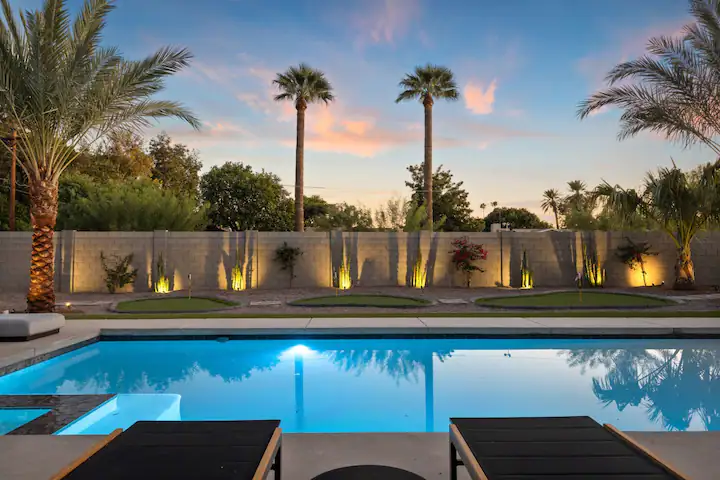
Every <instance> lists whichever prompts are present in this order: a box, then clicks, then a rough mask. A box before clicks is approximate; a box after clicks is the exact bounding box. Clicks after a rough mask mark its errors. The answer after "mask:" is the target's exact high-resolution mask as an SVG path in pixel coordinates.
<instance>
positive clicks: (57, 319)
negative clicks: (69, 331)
mask: <svg viewBox="0 0 720 480" xmlns="http://www.w3.org/2000/svg"><path fill="white" fill-rule="evenodd" d="M64 326H65V317H64V316H62V315H60V314H59V313H3V314H0V339H6V340H32V339H33V338H38V337H42V336H45V335H51V334H53V333H57V332H58V330H60V328H62V327H64Z"/></svg>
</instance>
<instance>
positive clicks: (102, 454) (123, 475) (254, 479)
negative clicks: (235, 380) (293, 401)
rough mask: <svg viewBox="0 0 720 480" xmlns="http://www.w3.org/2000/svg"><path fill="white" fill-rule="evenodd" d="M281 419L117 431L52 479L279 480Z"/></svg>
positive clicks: (153, 424) (143, 425)
mask: <svg viewBox="0 0 720 480" xmlns="http://www.w3.org/2000/svg"><path fill="white" fill-rule="evenodd" d="M279 425H280V421H278V420H260V421H237V422H235V421H233V422H137V423H135V424H134V425H133V426H131V427H130V428H128V429H127V430H126V431H125V432H121V430H116V431H114V432H113V433H112V434H110V435H108V436H107V437H106V438H104V439H103V441H102V442H100V443H99V444H97V445H95V446H93V447H92V448H91V449H90V450H89V451H87V452H86V453H85V455H83V456H82V457H80V458H78V459H77V460H75V462H73V463H72V464H70V465H68V466H67V467H66V468H65V469H63V470H62V471H61V472H59V473H58V474H57V475H55V477H53V480H56V479H57V480H59V479H65V480H100V479H102V480H120V479H122V480H127V479H132V480H150V479H152V480H163V479H173V480H183V479H193V480H195V479H202V480H225V479H228V480H229V479H232V480H262V479H265V478H267V476H268V474H269V473H270V470H275V479H276V480H280V458H281V448H280V447H281V431H280V428H279Z"/></svg>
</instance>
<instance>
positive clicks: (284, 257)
mask: <svg viewBox="0 0 720 480" xmlns="http://www.w3.org/2000/svg"><path fill="white" fill-rule="evenodd" d="M302 254H303V252H302V250H300V249H299V248H298V247H291V246H290V245H288V243H287V242H283V244H282V245H281V246H279V247H278V248H277V250H275V261H276V262H278V263H279V264H280V270H283V271H286V272H288V275H289V276H290V288H292V281H293V280H294V279H295V277H296V275H295V265H297V261H298V258H300V256H301V255H302Z"/></svg>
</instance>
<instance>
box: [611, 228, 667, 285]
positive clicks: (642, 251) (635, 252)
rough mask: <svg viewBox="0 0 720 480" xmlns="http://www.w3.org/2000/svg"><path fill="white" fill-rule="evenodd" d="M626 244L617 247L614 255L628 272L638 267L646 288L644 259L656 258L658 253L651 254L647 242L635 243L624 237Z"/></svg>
mask: <svg viewBox="0 0 720 480" xmlns="http://www.w3.org/2000/svg"><path fill="white" fill-rule="evenodd" d="M625 241H626V242H627V243H626V244H625V245H620V246H619V247H617V252H615V255H617V257H618V258H619V259H620V261H621V262H622V263H624V264H625V265H627V266H628V268H630V270H635V269H636V268H637V267H640V271H641V272H642V279H643V286H645V287H647V272H646V271H645V257H650V256H656V255H658V252H651V251H650V249H651V248H652V247H651V246H650V244H649V243H647V242H640V243H635V242H633V241H632V240H630V238H629V237H625Z"/></svg>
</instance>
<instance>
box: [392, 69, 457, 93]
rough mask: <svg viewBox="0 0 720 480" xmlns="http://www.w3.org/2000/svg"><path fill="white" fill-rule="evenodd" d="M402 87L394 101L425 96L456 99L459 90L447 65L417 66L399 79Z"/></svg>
mask: <svg viewBox="0 0 720 480" xmlns="http://www.w3.org/2000/svg"><path fill="white" fill-rule="evenodd" d="M398 86H399V87H400V88H401V89H402V92H401V93H400V95H398V97H397V99H396V100H395V103H400V102H403V101H407V100H415V99H417V100H420V101H421V102H422V101H424V100H425V98H426V97H428V96H430V97H431V98H441V99H445V100H458V99H459V98H460V92H459V90H458V88H457V83H456V82H455V76H454V75H453V72H452V70H450V69H449V68H447V67H443V66H439V65H432V64H427V65H424V66H417V67H415V70H414V71H413V73H408V74H406V75H405V77H403V79H402V80H400V83H399V84H398Z"/></svg>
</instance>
